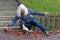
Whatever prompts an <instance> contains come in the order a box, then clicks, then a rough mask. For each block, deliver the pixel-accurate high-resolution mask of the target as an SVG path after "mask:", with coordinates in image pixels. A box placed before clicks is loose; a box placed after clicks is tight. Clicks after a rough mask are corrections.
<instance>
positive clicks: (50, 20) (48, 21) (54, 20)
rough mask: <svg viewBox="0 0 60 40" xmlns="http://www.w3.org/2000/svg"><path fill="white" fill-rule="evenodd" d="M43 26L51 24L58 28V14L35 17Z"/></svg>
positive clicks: (59, 16)
mask: <svg viewBox="0 0 60 40" xmlns="http://www.w3.org/2000/svg"><path fill="white" fill-rule="evenodd" d="M37 19H38V20H40V23H42V24H43V25H44V26H47V25H51V26H52V27H58V28H60V15H56V16H47V17H42V16H41V17H40V18H39V17H37Z"/></svg>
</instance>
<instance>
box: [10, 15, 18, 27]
mask: <svg viewBox="0 0 60 40" xmlns="http://www.w3.org/2000/svg"><path fill="white" fill-rule="evenodd" d="M18 19H19V17H18V16H15V17H14V18H13V19H12V20H11V25H12V26H13V25H14V24H15V23H16V22H17V20H18Z"/></svg>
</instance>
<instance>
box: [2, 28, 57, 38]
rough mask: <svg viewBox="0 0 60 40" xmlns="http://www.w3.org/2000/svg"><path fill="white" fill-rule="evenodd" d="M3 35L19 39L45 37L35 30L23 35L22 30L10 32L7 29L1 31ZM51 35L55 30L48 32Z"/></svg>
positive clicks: (38, 30)
mask: <svg viewBox="0 0 60 40" xmlns="http://www.w3.org/2000/svg"><path fill="white" fill-rule="evenodd" d="M3 32H4V33H7V34H13V35H16V36H20V37H26V38H27V37H42V36H46V35H45V34H44V33H43V32H42V31H41V30H40V29H36V30H35V31H34V32H30V33H28V34H26V33H24V32H23V30H22V29H16V28H14V29H11V30H7V29H3ZM48 32H49V33H50V34H51V35H52V34H55V33H56V32H57V30H55V29H53V30H50V31H48Z"/></svg>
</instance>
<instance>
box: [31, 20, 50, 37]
mask: <svg viewBox="0 0 60 40" xmlns="http://www.w3.org/2000/svg"><path fill="white" fill-rule="evenodd" d="M30 23H31V24H32V25H36V26H37V27H38V28H40V29H41V30H42V31H43V32H44V33H45V34H46V35H47V36H49V35H50V34H49V32H48V31H47V30H46V29H45V27H44V26H43V25H42V24H41V23H40V22H39V21H38V20H36V19H33V20H32V21H31V22H30Z"/></svg>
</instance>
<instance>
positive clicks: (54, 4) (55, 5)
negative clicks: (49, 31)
mask: <svg viewBox="0 0 60 40" xmlns="http://www.w3.org/2000/svg"><path fill="white" fill-rule="evenodd" d="M22 2H23V3H24V4H25V5H26V6H27V7H29V8H32V9H34V10H37V11H44V12H46V11H49V12H50V13H54V14H56V13H57V14H59V13H60V0H22Z"/></svg>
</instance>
